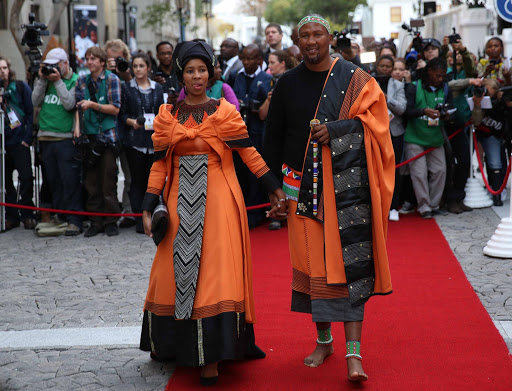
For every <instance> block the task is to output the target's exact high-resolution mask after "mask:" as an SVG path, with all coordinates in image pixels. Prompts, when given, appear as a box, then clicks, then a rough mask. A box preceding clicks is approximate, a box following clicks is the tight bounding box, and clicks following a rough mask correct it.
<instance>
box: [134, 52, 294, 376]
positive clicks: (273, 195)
mask: <svg viewBox="0 0 512 391" xmlns="http://www.w3.org/2000/svg"><path fill="white" fill-rule="evenodd" d="M174 55H175V65H176V68H175V69H176V70H177V76H178V78H179V79H180V81H181V82H182V83H184V85H185V88H186V89H187V95H186V98H185V99H184V100H182V101H178V103H177V104H176V105H175V106H172V105H162V106H161V107H160V111H159V114H158V116H157V117H156V119H155V123H154V128H155V133H154V135H153V144H154V148H155V162H154V163H153V167H152V168H151V174H150V177H149V183H148V189H147V193H146V196H145V198H144V202H143V205H142V209H143V220H144V229H145V232H146V234H148V235H149V236H151V212H152V211H153V209H154V208H155V206H156V205H157V203H158V198H159V196H160V194H161V193H162V190H163V199H164V201H165V202H166V204H167V207H168V210H169V224H168V227H167V232H166V235H165V237H164V239H163V240H162V241H161V242H160V244H159V245H158V248H157V252H156V256H155V259H154V262H153V267H152V269H151V275H150V280H149V289H148V293H147V296H146V302H145V306H144V321H143V326H142V336H141V345H140V347H141V349H142V350H145V351H151V357H152V358H156V359H158V360H165V359H174V360H176V364H177V365H182V366H201V367H202V369H201V383H202V384H203V385H210V384H214V383H215V382H216V381H217V376H218V370H217V363H218V362H219V361H222V360H239V359H243V358H263V357H265V353H263V352H262V351H261V350H260V349H259V348H258V347H257V346H256V345H255V340H254V329H253V323H254V322H255V314H254V302H253V295H252V269H251V250H250V243H249V230H248V225H247V214H246V210H245V205H244V200H243V196H242V191H241V190H240V187H239V185H238V180H237V177H236V174H235V170H234V166H233V155H232V153H233V151H234V150H235V151H237V152H238V153H239V154H240V156H241V157H242V159H243V161H244V162H245V164H247V166H248V167H249V168H250V170H251V171H252V172H253V173H254V174H255V175H256V176H257V177H258V178H259V179H260V180H261V181H262V183H263V185H264V186H265V188H266V189H267V191H268V192H269V197H270V200H271V203H272V210H271V211H270V213H271V214H274V215H275V214H276V213H281V214H285V212H286V207H287V203H286V201H285V200H284V199H285V198H286V197H285V194H284V192H283V191H282V190H281V189H280V184H279V181H278V180H277V179H276V177H275V176H274V175H273V174H272V173H271V172H270V171H269V168H268V167H267V165H266V164H265V162H264V160H263V159H262V158H261V156H260V155H259V153H258V152H257V151H256V149H255V148H254V147H253V146H252V145H251V141H250V139H249V136H248V133H247V129H246V127H245V124H244V122H243V120H242V118H241V117H240V114H239V113H238V111H237V110H236V108H235V106H233V105H232V104H230V103H228V102H226V100H225V99H220V100H215V99H210V98H209V97H207V95H206V88H207V84H208V79H209V78H212V77H213V73H214V64H215V56H214V54H213V52H212V49H211V48H210V47H209V46H208V45H207V44H206V43H204V42H184V43H182V44H179V45H178V46H177V47H176V51H175V53H174ZM166 181H167V183H166ZM164 185H165V187H164Z"/></svg>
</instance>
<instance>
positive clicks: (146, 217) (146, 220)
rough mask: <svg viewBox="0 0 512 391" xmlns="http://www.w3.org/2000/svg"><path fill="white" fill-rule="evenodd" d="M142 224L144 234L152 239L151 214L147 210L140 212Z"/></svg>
mask: <svg viewBox="0 0 512 391" xmlns="http://www.w3.org/2000/svg"><path fill="white" fill-rule="evenodd" d="M142 223H143V224H144V233H145V234H146V235H148V236H149V237H150V238H152V237H153V233H152V232H151V212H149V211H147V210H143V211H142Z"/></svg>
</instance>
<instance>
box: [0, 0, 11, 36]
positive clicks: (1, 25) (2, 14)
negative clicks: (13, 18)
mask: <svg viewBox="0 0 512 391" xmlns="http://www.w3.org/2000/svg"><path fill="white" fill-rule="evenodd" d="M8 28H9V26H8V25H7V0H0V30H7V29H8Z"/></svg>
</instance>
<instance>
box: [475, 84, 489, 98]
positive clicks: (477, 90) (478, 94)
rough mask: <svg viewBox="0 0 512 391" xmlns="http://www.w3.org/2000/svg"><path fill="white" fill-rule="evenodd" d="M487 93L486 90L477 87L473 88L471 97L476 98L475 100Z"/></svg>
mask: <svg viewBox="0 0 512 391" xmlns="http://www.w3.org/2000/svg"><path fill="white" fill-rule="evenodd" d="M486 93H487V88H485V87H478V86H475V87H474V88H473V96H476V97H477V98H481V97H482V96H484V95H485V94H486Z"/></svg>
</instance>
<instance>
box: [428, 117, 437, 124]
mask: <svg viewBox="0 0 512 391" xmlns="http://www.w3.org/2000/svg"><path fill="white" fill-rule="evenodd" d="M428 126H439V118H430V117H428Z"/></svg>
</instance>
